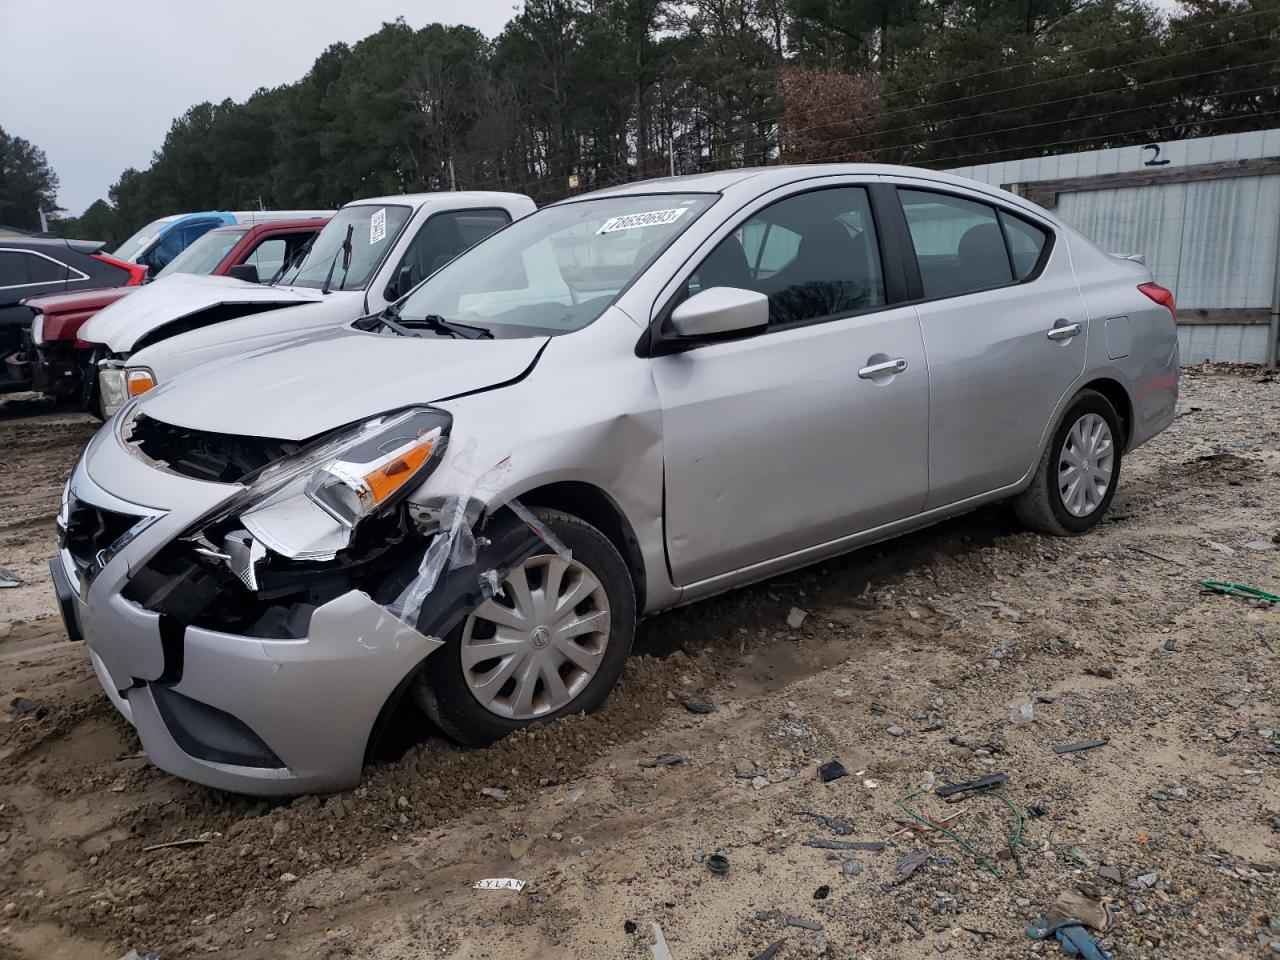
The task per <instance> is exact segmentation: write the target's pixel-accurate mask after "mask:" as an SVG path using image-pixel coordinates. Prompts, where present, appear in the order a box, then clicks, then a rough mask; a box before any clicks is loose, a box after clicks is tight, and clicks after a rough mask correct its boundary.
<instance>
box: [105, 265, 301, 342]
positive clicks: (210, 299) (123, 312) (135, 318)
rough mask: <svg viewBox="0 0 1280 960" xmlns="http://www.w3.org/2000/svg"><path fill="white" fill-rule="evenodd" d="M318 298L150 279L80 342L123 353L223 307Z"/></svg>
mask: <svg viewBox="0 0 1280 960" xmlns="http://www.w3.org/2000/svg"><path fill="white" fill-rule="evenodd" d="M322 299H324V294H322V293H321V292H320V291H319V290H312V289H310V288H308V287H271V286H267V285H266V284H257V283H246V282H245V281H243V280H235V279H233V278H231V277H206V276H200V275H198V274H191V273H179V274H174V275H173V276H171V277H165V278H164V279H163V280H156V281H155V282H153V283H148V284H147V285H146V286H144V287H142V288H140V289H139V290H138V291H137V292H136V293H134V294H132V295H130V296H128V297H125V298H124V299H122V300H119V301H117V302H116V303H113V304H111V305H110V306H108V307H106V308H105V309H103V310H101V311H99V312H98V313H97V314H96V315H94V316H93V317H92V318H90V320H89V322H88V323H86V324H85V325H84V326H83V327H82V328H81V330H80V338H81V339H82V340H87V341H89V342H90V343H105V344H106V345H107V346H108V347H110V348H111V349H112V350H114V351H118V352H124V351H129V350H132V349H133V348H134V346H135V345H136V344H137V343H138V341H139V340H141V339H142V338H143V337H145V336H146V335H147V334H149V333H151V332H152V331H153V330H156V329H158V328H159V327H162V326H164V325H165V324H168V323H172V322H173V321H175V320H181V319H182V318H183V317H189V316H191V315H192V314H193V313H198V312H199V311H201V310H207V309H209V308H210V307H217V306H222V305H224V304H241V303H242V304H250V305H260V304H278V305H279V306H281V307H287V306H292V305H294V304H298V303H310V302H313V301H317V300H322Z"/></svg>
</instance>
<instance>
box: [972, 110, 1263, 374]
mask: <svg viewBox="0 0 1280 960" xmlns="http://www.w3.org/2000/svg"><path fill="white" fill-rule="evenodd" d="M1153 155H1154V153H1153V151H1151V150H1149V149H1143V148H1142V147H1120V148H1116V149H1112V150H1095V151H1091V152H1088V153H1077V154H1064V155H1061V156H1056V157H1031V158H1027V159H1024V160H1012V161H1008V162H1004V163H990V164H983V165H980V166H975V167H961V168H958V169H956V170H953V171H951V172H953V173H957V174H960V175H961V176H968V177H972V178H973V179H975V180H980V181H982V182H984V183H989V184H992V185H995V186H999V185H1001V184H1015V183H1030V182H1034V181H1037V180H1057V179H1063V178H1074V177H1088V176H1093V175H1095V174H1106V173H1119V172H1121V171H1133V170H1143V169H1160V168H1149V167H1147V166H1146V164H1147V162H1148V161H1149V160H1150V159H1152V157H1153ZM1275 156H1280V129H1277V130H1259V131H1253V132H1249V133H1234V134H1225V135H1223V136H1218V137H1201V138H1198V139H1195V140H1182V141H1174V142H1171V143H1164V144H1160V154H1159V158H1160V159H1161V160H1168V161H1169V164H1168V165H1167V166H1165V167H1164V169H1167V168H1168V166H1187V165H1195V164H1203V163H1214V162H1218V161H1224V160H1243V159H1252V158H1258V157H1275ZM1054 213H1056V214H1057V215H1058V216H1060V217H1061V218H1062V219H1063V220H1065V221H1066V222H1067V223H1070V224H1071V225H1072V226H1074V227H1075V228H1076V229H1077V230H1079V231H1080V232H1081V233H1083V234H1084V235H1085V236H1087V237H1089V238H1090V239H1091V240H1093V241H1094V242H1095V243H1097V244H1098V245H1099V246H1100V247H1102V248H1103V249H1104V250H1108V251H1111V252H1113V253H1142V254H1145V255H1146V261H1147V265H1148V266H1149V267H1150V268H1151V273H1152V275H1153V276H1154V277H1155V279H1156V280H1157V281H1158V282H1159V283H1162V284H1164V285H1165V286H1167V287H1169V288H1170V289H1171V290H1173V292H1174V294H1175V296H1176V297H1177V300H1178V305H1179V307H1182V308H1186V309H1240V308H1255V309H1256V308H1267V307H1270V306H1271V298H1272V291H1273V289H1274V284H1275V273H1276V269H1277V267H1276V260H1277V250H1278V249H1280V176H1267V177H1238V178H1234V179H1225V180H1203V181H1197V182H1191V183H1157V184H1154V185H1151V186H1144V187H1119V188H1114V187H1113V188H1110V189H1105V190H1080V191H1077V192H1072V193H1060V194H1059V195H1058V205H1057V208H1056V209H1055V210H1054ZM1178 336H1179V343H1180V344H1181V347H1182V355H1183V357H1184V359H1186V360H1187V361H1188V362H1200V361H1202V360H1204V359H1206V358H1208V359H1212V360H1220V361H1233V362H1252V363H1260V362H1264V361H1265V360H1266V350H1267V336H1268V331H1267V326H1266V325H1265V324H1262V325H1258V324H1232V323H1228V324H1219V325H1209V324H1197V325H1186V326H1181V327H1179V330H1178Z"/></svg>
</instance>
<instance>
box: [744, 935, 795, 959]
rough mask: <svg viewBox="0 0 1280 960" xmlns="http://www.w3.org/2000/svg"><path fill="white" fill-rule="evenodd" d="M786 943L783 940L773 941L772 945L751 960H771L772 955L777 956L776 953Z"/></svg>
mask: <svg viewBox="0 0 1280 960" xmlns="http://www.w3.org/2000/svg"><path fill="white" fill-rule="evenodd" d="M786 942H787V941H786V940H785V939H782V940H775V941H773V943H771V944H769V945H768V946H767V947H765V948H764V949H763V950H761V951H760V952H759V953H757V954H756V955H755V956H754V957H752V958H751V960H773V958H774V955H775V954H777V952H778V951H779V950H781V949H782V948H783V946H784V945H785V944H786Z"/></svg>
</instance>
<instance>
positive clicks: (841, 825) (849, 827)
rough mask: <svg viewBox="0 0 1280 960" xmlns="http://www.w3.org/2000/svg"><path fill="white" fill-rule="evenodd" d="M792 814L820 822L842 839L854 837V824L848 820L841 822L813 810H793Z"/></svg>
mask: <svg viewBox="0 0 1280 960" xmlns="http://www.w3.org/2000/svg"><path fill="white" fill-rule="evenodd" d="M791 813H792V816H796V817H809V818H811V819H813V820H816V821H818V823H820V824H822V825H823V826H824V827H826V828H827V829H828V830H830V831H831V832H832V833H834V834H836V835H838V836H841V837H851V836H853V824H852V823H849V822H848V821H847V820H839V819H837V818H835V817H828V816H826V815H825V814H821V813H814V812H813V811H812V810H793V811H791Z"/></svg>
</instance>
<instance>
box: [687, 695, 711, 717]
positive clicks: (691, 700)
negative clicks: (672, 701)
mask: <svg viewBox="0 0 1280 960" xmlns="http://www.w3.org/2000/svg"><path fill="white" fill-rule="evenodd" d="M680 706H682V707H684V708H685V709H686V710H688V711H689V712H690V713H715V712H716V704H715V701H714V700H712V699H711V698H710V697H708V696H707V695H706V694H705V693H691V694H688V695H686V696H683V697H681V698H680Z"/></svg>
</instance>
